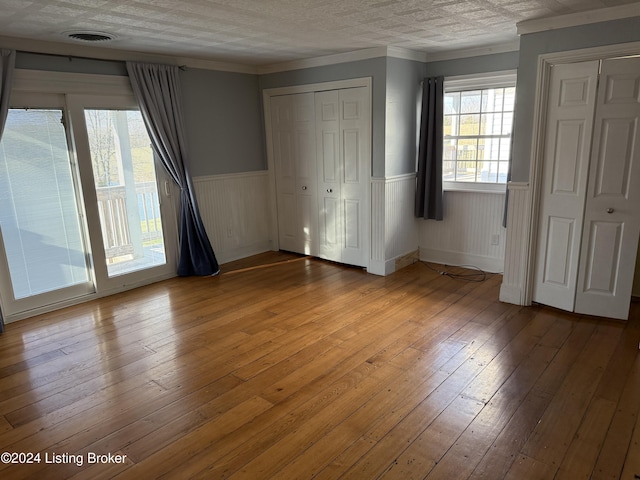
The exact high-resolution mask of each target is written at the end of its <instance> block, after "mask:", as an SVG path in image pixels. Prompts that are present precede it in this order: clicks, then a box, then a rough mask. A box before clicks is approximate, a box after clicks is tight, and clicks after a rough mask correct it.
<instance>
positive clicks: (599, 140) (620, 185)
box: [575, 58, 640, 319]
mask: <svg viewBox="0 0 640 480" xmlns="http://www.w3.org/2000/svg"><path fill="white" fill-rule="evenodd" d="M639 123H640V58H621V59H612V60H604V61H603V62H602V69H601V78H600V91H599V92H598V101H597V106H596V116H595V128H594V137H593V149H592V155H591V169H590V176H589V187H588V191H587V198H586V208H585V217H584V230H583V244H582V250H581V261H580V269H579V275H578V290H577V292H576V304H575V311H576V312H578V313H587V314H590V315H600V316H605V317H611V318H619V319H626V318H628V315H629V305H630V302H631V289H632V285H633V276H634V271H635V259H636V253H637V251H638V237H639V236H640V147H639V146H638V142H639V141H640V138H639V136H640V125H639Z"/></svg>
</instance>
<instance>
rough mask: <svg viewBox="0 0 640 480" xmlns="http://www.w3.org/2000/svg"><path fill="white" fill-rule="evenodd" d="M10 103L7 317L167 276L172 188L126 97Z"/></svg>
mask: <svg viewBox="0 0 640 480" xmlns="http://www.w3.org/2000/svg"><path fill="white" fill-rule="evenodd" d="M13 103H15V104H16V107H15V108H11V109H10V111H9V115H8V118H7V124H6V127H5V133H4V135H3V138H2V141H1V142H0V298H1V299H2V306H3V309H4V311H5V313H6V314H7V316H8V317H9V319H11V318H12V317H16V318H20V317H23V316H29V315H30V314H33V313H38V312H39V311H46V310H50V309H52V308H54V307H55V306H58V305H65V304H69V303H73V302H74V301H78V300H77V299H78V298H80V297H86V296H91V295H94V296H97V295H105V294H109V293H114V292H116V291H119V290H123V289H126V288H128V287H131V286H136V285H140V284H144V283H149V282H150V281H155V280H159V279H162V278H167V277H170V276H173V275H174V272H175V268H176V267H175V263H176V262H175V251H176V248H175V238H176V235H175V224H176V222H175V210H174V208H173V202H172V201H171V198H169V195H170V186H169V184H168V183H165V182H166V179H165V178H164V177H163V175H162V173H163V172H157V171H156V168H155V163H154V158H153V153H152V150H151V147H150V141H149V137H148V135H147V133H146V130H145V128H144V124H143V121H142V117H141V115H140V112H139V111H138V110H137V109H136V108H135V104H134V103H133V100H132V98H130V97H126V96H125V97H95V96H93V97H82V96H62V95H29V96H28V97H21V96H20V95H17V96H16V98H14V100H13ZM159 184H160V185H162V186H163V188H160V189H159V188H158V185H159ZM163 198H164V201H163Z"/></svg>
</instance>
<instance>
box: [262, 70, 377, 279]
mask: <svg viewBox="0 0 640 480" xmlns="http://www.w3.org/2000/svg"><path fill="white" fill-rule="evenodd" d="M372 84H373V81H372V79H371V77H362V78H352V79H348V80H336V81H332V82H322V83H310V84H308V85H293V86H290V87H276V88H266V89H264V90H263V91H262V101H263V108H264V129H265V141H266V146H267V168H268V171H269V180H268V181H269V211H270V212H271V222H270V236H271V238H272V239H273V241H272V245H273V250H279V249H280V241H279V238H278V208H277V203H276V193H277V192H276V175H275V156H274V151H273V141H272V125H271V97H275V96H279V95H293V94H296V93H311V92H323V91H326V90H341V89H344V88H356V87H367V89H368V91H369V101H370V105H371V120H372V121H373V99H372V97H371V95H372ZM371 132H373V128H372V129H371ZM372 140H373V138H370V139H369V141H370V142H371V141H372ZM365 180H366V184H367V188H368V190H369V192H368V193H367V197H366V198H367V205H365V211H366V212H367V214H368V215H369V217H371V200H370V199H371V168H369V175H368V178H366V179H365ZM370 230H371V228H369V235H371V233H370ZM366 255H367V259H368V265H367V270H368V269H369V267H370V263H371V241H370V239H369V241H368V242H367V252H366Z"/></svg>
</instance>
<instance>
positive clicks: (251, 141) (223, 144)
mask: <svg viewBox="0 0 640 480" xmlns="http://www.w3.org/2000/svg"><path fill="white" fill-rule="evenodd" d="M180 80H181V83H182V90H183V101H184V117H185V124H186V130H187V132H186V135H187V142H188V145H189V157H190V162H191V174H192V175H193V176H203V175H218V174H225V173H241V172H251V171H257V170H266V169H267V161H266V154H265V148H264V135H263V126H262V108H261V103H260V102H261V101H260V92H259V88H258V77H257V75H248V74H244V73H229V72H218V71H211V70H197V69H191V68H188V69H187V70H186V71H184V72H182V74H181V79H180Z"/></svg>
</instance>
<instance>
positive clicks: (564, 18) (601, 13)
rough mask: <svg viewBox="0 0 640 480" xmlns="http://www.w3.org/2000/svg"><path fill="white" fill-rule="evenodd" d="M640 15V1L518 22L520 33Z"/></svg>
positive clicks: (524, 33) (517, 27)
mask: <svg viewBox="0 0 640 480" xmlns="http://www.w3.org/2000/svg"><path fill="white" fill-rule="evenodd" d="M638 16H640V2H636V3H630V4H628V5H620V6H617V7H607V8H599V9H597V10H589V11H586V12H579V13H568V14H566V15H558V16H556V17H548V18H535V19H532V20H525V21H523V22H520V23H517V24H516V29H517V31H518V35H526V34H528V33H536V32H544V31H547V30H556V29H558V28H566V27H576V26H578V25H587V24H590V23H600V22H607V21H610V20H620V19H623V18H629V17H638Z"/></svg>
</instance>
